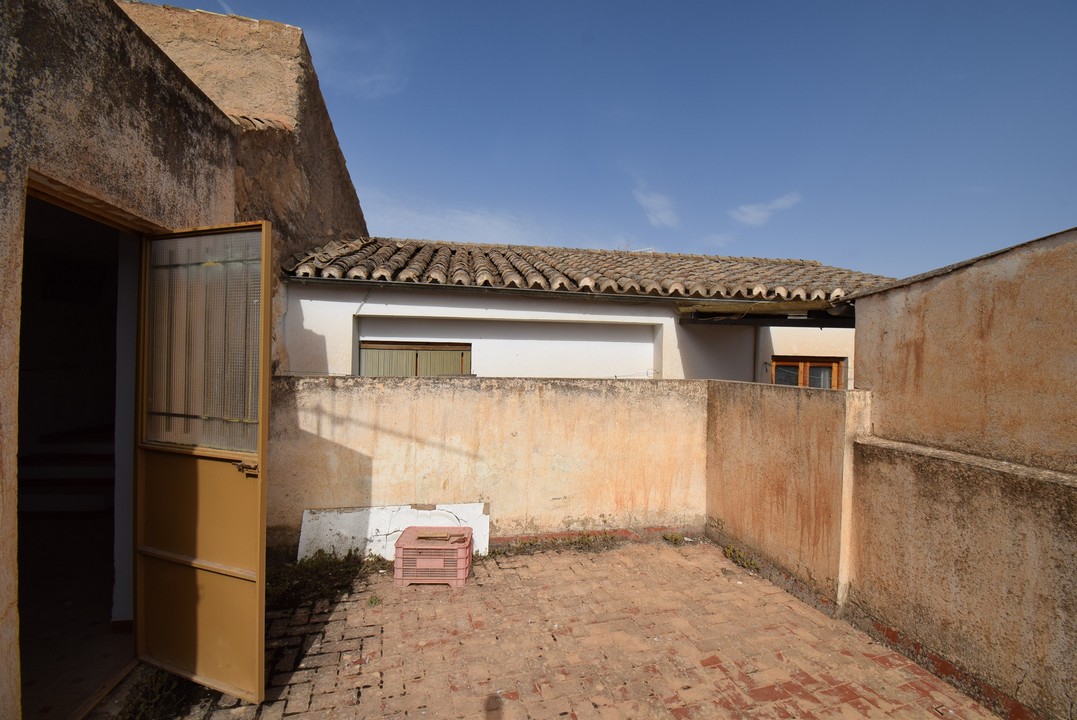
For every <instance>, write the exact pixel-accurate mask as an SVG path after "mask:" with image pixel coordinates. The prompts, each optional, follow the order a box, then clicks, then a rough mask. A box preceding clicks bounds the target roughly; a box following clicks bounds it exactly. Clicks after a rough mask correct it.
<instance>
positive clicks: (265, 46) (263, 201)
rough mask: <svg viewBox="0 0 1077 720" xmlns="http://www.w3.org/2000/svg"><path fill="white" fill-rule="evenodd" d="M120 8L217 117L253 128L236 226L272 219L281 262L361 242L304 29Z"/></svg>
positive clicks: (243, 147)
mask: <svg viewBox="0 0 1077 720" xmlns="http://www.w3.org/2000/svg"><path fill="white" fill-rule="evenodd" d="M120 7H121V8H122V9H123V10H124V11H125V12H126V13H128V14H129V15H130V16H131V18H132V19H134V21H135V22H137V23H138V24H139V26H140V27H141V28H142V29H143V30H144V31H145V32H146V33H147V34H148V35H149V36H150V37H151V38H152V39H153V41H154V42H156V43H157V44H158V45H160V46H161V48H162V49H163V50H164V51H165V52H166V53H168V56H169V57H170V58H172V60H173V61H175V63H176V64H177V65H179V67H180V68H181V69H182V70H183V71H184V72H185V73H186V74H187V75H188V76H189V77H190V78H191V79H192V80H194V81H195V82H196V83H197V84H198V86H199V87H200V88H202V89H203V90H204V91H205V92H206V94H208V95H209V96H210V98H212V99H213V101H214V102H215V103H217V105H218V106H219V107H220V108H221V109H222V110H223V111H224V112H226V113H228V114H230V115H233V116H244V117H245V118H254V120H244V119H242V118H241V119H240V120H239V127H240V130H241V132H240V135H239V148H238V156H237V168H236V217H237V218H238V219H240V220H261V219H264V218H272V219H273V222H274V246H275V250H276V253H277V257H278V260H284V259H286V258H287V257H289V256H290V255H292V254H293V253H296V252H299V251H301V250H308V249H310V248H312V247H314V246H316V245H323V244H325V243H326V242H328V241H330V240H339V239H343V238H355V237H359V236H364V235H366V234H367V228H366V222H365V221H364V219H363V211H362V208H361V207H360V206H359V198H358V197H357V195H356V192H355V186H354V185H353V184H352V180H351V176H350V175H349V173H348V169H347V166H346V164H345V161H344V155H343V154H342V153H341V151H340V146H339V145H338V143H337V136H336V132H335V131H334V129H333V123H332V120H331V119H330V117H329V112H328V110H327V109H326V106H325V100H324V99H323V97H322V92H321V89H320V87H319V85H318V76H317V73H316V72H315V70H314V65H313V62H312V61H311V57H310V51H309V50H308V48H307V44H306V40H304V38H303V31H302V30H301V29H299V28H297V27H294V26H291V25H284V24H282V23H277V22H271V21H267V20H252V19H248V18H242V17H237V16H235V15H220V14H217V13H211V12H205V11H201V10H184V9H181V8H174V7H165V6H159V5H151V4H146V3H138V2H121V4H120ZM262 121H268V122H262Z"/></svg>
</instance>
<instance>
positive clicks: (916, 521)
mask: <svg viewBox="0 0 1077 720" xmlns="http://www.w3.org/2000/svg"><path fill="white" fill-rule="evenodd" d="M858 314H859V310H858ZM855 453H856V486H855V491H854V494H853V497H854V502H853V518H854V523H853V543H852V544H853V547H854V548H855V552H854V554H853V557H854V566H853V582H852V589H851V591H850V600H851V602H852V603H853V605H854V606H855V607H856V609H857V610H858V611H859V612H862V613H864V614H866V615H867V616H868V617H869V618H871V620H873V621H877V622H880V623H882V624H883V625H884V626H886V627H889V628H894V629H897V630H898V631H900V632H901V633H903V634H904V635H906V636H907V637H909V638H911V639H912V640H914V641H916V642H919V643H921V644H922V645H923V647H924V649H925V651H927V652H930V653H935V654H937V655H940V656H942V657H944V658H946V659H948V660H950V661H951V662H954V663H955V664H957V665H958V666H959V667H960V668H962V669H964V670H969V671H972V672H973V674H974V675H977V676H979V677H980V678H982V679H983V680H986V681H987V682H988V683H990V684H991V685H993V686H994V687H996V688H998V689H1000V690H1002V691H1003V692H1004V693H1006V694H1007V695H1009V696H1010V697H1012V698H1014V699H1016V700H1017V701H1019V702H1021V703H1023V704H1025V705H1027V706H1029V707H1031V708H1034V709H1036V710H1038V711H1039V712H1041V713H1042V714H1043V716H1044V717H1070V716H1071V714H1072V712H1073V708H1074V706H1075V704H1077V691H1075V689H1077V686H1075V685H1074V684H1073V679H1074V678H1077V563H1075V562H1074V559H1075V558H1077V477H1075V476H1074V475H1067V474H1064V473H1058V472H1053V471H1049V470H1038V469H1031V468H1028V467H1025V466H1021V465H1015V464H1010V463H1006V462H1001V461H996V460H987V459H984V458H978V457H973V456H969V455H964V454H959V453H954V452H950V451H944V450H936V449H932V448H927V447H922V446H916V445H909V444H905V443H897V442H893V441H887V440H881V439H870V440H865V441H862V442H858V443H857V445H856V450H855Z"/></svg>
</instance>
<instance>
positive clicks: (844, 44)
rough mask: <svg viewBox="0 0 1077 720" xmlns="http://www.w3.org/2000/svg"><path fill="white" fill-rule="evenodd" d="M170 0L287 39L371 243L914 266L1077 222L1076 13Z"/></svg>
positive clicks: (1043, 5)
mask: <svg viewBox="0 0 1077 720" xmlns="http://www.w3.org/2000/svg"><path fill="white" fill-rule="evenodd" d="M178 4H180V5H183V6H186V7H201V8H203V9H206V10H212V11H216V12H233V13H236V14H239V15H245V16H248V17H257V18H262V19H271V20H277V21H281V22H287V23H289V24H293V25H298V26H300V27H302V28H303V29H304V31H305V33H306V37H307V42H308V44H309V45H310V47H311V52H312V54H313V56H314V63H315V67H316V69H317V71H318V75H319V78H320V81H321V85H322V92H323V94H324V95H325V98H326V102H327V104H328V106H329V111H330V114H331V115H332V118H333V122H334V125H335V128H336V132H337V135H338V137H339V139H340V143H341V147H342V148H343V151H344V154H345V157H346V158H347V161H348V167H349V169H350V170H351V173H352V178H353V180H354V182H355V185H356V187H357V189H358V191H359V195H360V200H361V202H362V205H363V210H364V212H365V214H366V217H367V223H368V226H369V229H370V232H371V233H372V234H374V235H388V236H397V237H420V238H426V239H443V240H456V241H473V242H507V243H523V244H548V245H561V246H575V247H606V248H628V249H634V250H642V249H654V250H660V251H668V252H690V253H707V254H720V255H748V256H763V257H782V258H786V257H795V258H811V259H816V260H820V261H822V262H824V263H827V264H832V265H839V266H844V267H850V268H855V269H858V270H864V271H868V272H875V273H879V274H884V275H892V276H898V277H903V276H907V275H911V274H914V273H918V272H923V271H926V270H930V269H933V268H935V267H940V266H942V265H946V264H949V263H951V262H956V261H959V260H963V259H966V258H969V257H973V256H975V255H979V254H982V253H985V252H990V251H992V250H997V249H1000V248H1003V247H1006V246H1009V245H1013V244H1016V243H1019V242H1024V241H1026V240H1031V239H1033V238H1036V237H1040V236H1043V235H1046V234H1050V233H1053V232H1057V231H1059V230H1063V229H1066V228H1069V227H1072V226H1074V225H1077V42H1074V40H1073V38H1074V33H1075V31H1077V2H1074V1H1073V0H1065V1H1059V2H1049V1H1040V0H1030V1H1029V2H992V1H990V0H987V1H983V2H973V1H966V0H933V1H931V2H927V1H926V0H925V1H922V2H917V1H911V2H876V1H872V0H867V1H864V0H860V1H856V2H853V1H848V2H803V1H796V2H794V1H792V0H789V1H773V2H767V1H759V2H725V1H717V0H716V1H713V2H702V1H700V2H687V1H686V2H671V3H665V4H661V5H660V4H659V3H656V2H653V0H651V1H649V2H633V1H631V0H627V1H626V0H618V1H617V2H613V1H595V2H578V1H569V0H544V1H543V2H541V3H539V2H505V1H504V0H500V1H497V2H494V1H490V2H487V1H482V2H478V1H475V2H472V1H469V0H458V1H456V2H432V1H430V2H416V1H413V0H384V1H383V2H339V3H336V2H324V1H321V0H318V1H314V0H308V1H307V2H295V0H287V1H286V2H277V1H274V0H258V1H255V0H227V2H222V1H221V0H195V1H192V0H183V1H182V2H179V3H178Z"/></svg>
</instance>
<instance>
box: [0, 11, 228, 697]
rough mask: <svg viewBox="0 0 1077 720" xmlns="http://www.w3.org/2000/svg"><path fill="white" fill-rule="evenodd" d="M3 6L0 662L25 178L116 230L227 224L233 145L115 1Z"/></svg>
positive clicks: (7, 589) (14, 685)
mask: <svg viewBox="0 0 1077 720" xmlns="http://www.w3.org/2000/svg"><path fill="white" fill-rule="evenodd" d="M0 12H2V14H0V288H3V290H2V291H0V657H4V658H18V657H19V643H18V613H17V593H18V591H17V588H18V583H17V575H16V572H17V566H16V544H17V538H18V528H17V515H16V511H17V497H18V484H17V467H16V452H17V450H16V448H17V437H18V421H17V418H18V408H17V402H18V397H19V388H18V364H19V326H20V298H21V283H22V253H23V213H24V208H25V203H26V193H27V180H28V178H29V177H31V174H32V175H33V177H34V178H35V181H38V182H42V183H47V184H48V185H49V186H51V188H52V189H51V190H50V192H62V193H63V195H64V197H66V198H68V199H69V200H70V198H73V197H74V198H77V200H78V202H85V203H86V204H85V205H83V206H81V207H82V209H83V210H84V211H88V212H91V213H96V214H99V215H102V216H104V217H107V218H109V219H110V220H112V221H115V222H116V223H117V224H120V225H125V224H130V226H132V227H136V228H146V229H150V228H171V227H189V226H197V225H212V224H219V223H225V222H232V221H233V219H234V212H235V205H236V201H235V152H236V147H235V129H234V126H233V123H232V122H231V121H230V120H229V119H228V118H227V117H226V116H225V115H223V114H222V113H221V112H220V110H219V109H218V108H217V107H216V106H215V105H214V104H213V103H212V102H211V101H210V100H209V99H208V98H207V97H206V96H205V95H204V94H203V93H202V92H201V91H199V90H198V89H197V88H196V87H195V85H194V84H193V83H192V82H191V81H190V80H189V79H187V78H186V77H184V76H183V75H182V74H180V73H179V72H178V71H177V70H176V68H175V66H174V65H173V64H172V62H171V61H169V60H168V58H167V57H165V55H164V54H163V53H162V52H160V50H159V49H158V48H157V47H156V46H154V45H153V44H152V43H150V42H149V41H148V40H147V39H146V38H145V36H144V35H143V34H142V32H141V31H140V30H139V29H138V28H137V27H136V26H135V25H133V24H132V23H131V22H130V21H129V19H128V18H127V17H126V16H125V15H124V14H123V13H122V12H120V11H119V9H118V8H117V7H116V6H115V5H114V4H113V3H112V2H110V1H108V0H79V1H73V2H63V3H56V2H43V1H40V0H12V1H10V2H5V3H3V4H2V6H0ZM162 109H167V111H163V110H162ZM0 668H2V669H0V717H18V716H19V663H18V662H6V663H0Z"/></svg>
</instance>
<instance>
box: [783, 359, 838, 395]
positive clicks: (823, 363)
mask: <svg viewBox="0 0 1077 720" xmlns="http://www.w3.org/2000/svg"><path fill="white" fill-rule="evenodd" d="M794 366H795V367H796V368H797V384H796V385H786V384H785V383H779V382H777V374H778V368H779V367H794ZM813 367H829V368H830V387H829V388H814V389H816V390H843V389H844V388H845V386H846V375H845V373H846V370H847V367H848V358H842V357H816V356H802V355H774V356H772V357H771V358H770V383H771V384H772V385H785V387H805V388H810V387H813V386H812V385H809V384H808V383H809V373H810V370H811V368H813Z"/></svg>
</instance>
